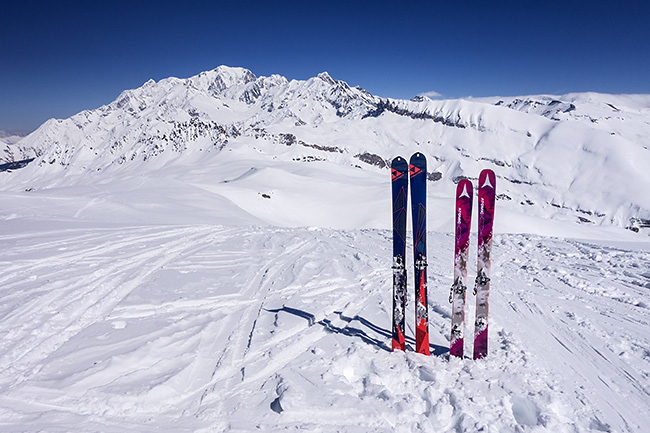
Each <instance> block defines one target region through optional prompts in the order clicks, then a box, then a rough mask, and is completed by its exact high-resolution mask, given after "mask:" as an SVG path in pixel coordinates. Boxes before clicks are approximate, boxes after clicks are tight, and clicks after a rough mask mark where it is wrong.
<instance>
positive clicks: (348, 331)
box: [265, 306, 449, 356]
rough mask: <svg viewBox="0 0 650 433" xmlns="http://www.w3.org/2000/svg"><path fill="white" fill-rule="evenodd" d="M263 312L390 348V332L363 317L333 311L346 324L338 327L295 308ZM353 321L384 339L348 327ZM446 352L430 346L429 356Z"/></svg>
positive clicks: (408, 339) (387, 350)
mask: <svg viewBox="0 0 650 433" xmlns="http://www.w3.org/2000/svg"><path fill="white" fill-rule="evenodd" d="M265 311H268V312H269V313H276V314H277V313H280V312H284V313H288V314H293V315H294V316H297V317H301V318H303V319H305V320H306V321H307V323H308V324H309V326H313V325H320V326H322V327H324V328H325V330H326V331H327V332H332V333H335V334H342V335H347V336H349V337H357V338H360V339H361V340H363V342H364V343H367V344H370V345H373V346H375V347H377V348H379V349H381V350H384V351H386V352H390V351H391V348H390V346H389V345H388V344H387V342H388V341H390V339H391V332H390V331H389V330H388V329H384V328H382V327H380V326H377V325H375V324H374V323H372V322H371V321H369V320H368V319H365V318H364V317H361V316H359V315H355V316H354V317H349V316H346V315H345V314H344V313H343V312H341V311H335V312H334V313H335V314H338V316H339V319H340V320H342V321H344V322H346V325H345V326H343V327H340V326H336V325H335V324H334V323H332V321H331V320H330V319H322V320H319V321H316V317H315V316H314V315H313V314H311V313H308V312H306V311H303V310H299V309H297V308H292V307H287V306H283V307H282V308H276V309H265ZM353 321H357V322H359V323H360V324H361V325H363V326H365V327H366V328H368V329H369V330H371V331H372V332H374V333H376V334H379V335H381V336H382V337H385V338H384V339H381V340H380V339H377V338H374V337H372V336H370V335H368V333H367V332H366V331H364V330H363V329H359V328H354V327H352V326H349V324H350V323H352V322H353ZM406 341H407V343H409V344H410V345H415V339H414V338H413V337H407V338H406ZM448 351H449V349H448V348H446V347H442V346H437V345H432V346H431V354H432V355H434V356H438V355H442V354H444V353H446V352H448Z"/></svg>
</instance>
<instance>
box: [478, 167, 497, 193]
mask: <svg viewBox="0 0 650 433" xmlns="http://www.w3.org/2000/svg"><path fill="white" fill-rule="evenodd" d="M496 184H497V177H496V175H495V174H494V171H492V170H491V169H489V168H486V169H484V170H482V171H481V174H479V176H478V187H479V188H492V189H494V188H495V187H496Z"/></svg>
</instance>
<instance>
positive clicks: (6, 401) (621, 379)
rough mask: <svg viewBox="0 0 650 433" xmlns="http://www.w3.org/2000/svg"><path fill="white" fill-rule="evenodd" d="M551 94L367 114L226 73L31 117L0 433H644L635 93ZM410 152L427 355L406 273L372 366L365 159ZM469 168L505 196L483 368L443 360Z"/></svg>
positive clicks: (7, 285) (372, 102) (337, 86)
mask: <svg viewBox="0 0 650 433" xmlns="http://www.w3.org/2000/svg"><path fill="white" fill-rule="evenodd" d="M549 98H550V99H544V98H542V97H536V96H531V97H522V98H518V99H520V100H521V101H520V102H517V103H516V104H514V99H515V98H512V99H513V100H506V99H504V98H494V100H490V101H487V100H485V101H430V100H426V99H424V98H422V99H421V100H419V101H394V100H392V101H390V104H389V105H387V104H384V105H383V112H382V113H378V112H377V111H378V110H379V108H381V107H382V105H381V104H380V99H379V98H376V97H374V96H372V95H369V94H367V92H365V91H363V90H362V89H359V88H350V87H349V86H347V84H345V83H343V82H339V81H337V80H335V79H333V78H332V77H330V76H329V75H327V74H321V75H319V76H318V77H314V78H312V79H310V80H307V81H304V82H301V81H288V80H286V79H284V78H283V77H279V76H271V77H259V78H257V77H255V76H254V75H252V73H250V72H249V71H246V70H245V69H242V68H226V67H220V68H217V69H216V70H214V71H208V72H206V73H203V74H200V75H199V76H197V77H192V78H190V79H187V80H183V79H178V78H170V79H166V80H162V81H160V82H157V83H156V82H154V81H150V82H147V83H146V84H145V85H144V86H143V87H142V88H140V89H135V90H128V91H125V92H124V93H123V94H122V95H120V97H118V99H117V100H116V101H115V102H113V103H111V104H109V105H107V106H104V107H100V108H99V109H97V110H92V111H86V112H82V113H79V114H78V115H77V116H73V117H72V118H70V119H65V120H51V121H48V122H47V123H46V124H44V125H43V126H41V128H39V130H37V131H36V132H35V133H33V134H31V135H30V136H28V137H26V138H25V139H23V140H21V141H20V142H19V143H18V145H21V146H24V147H25V148H30V146H31V148H32V149H36V148H38V150H39V155H40V156H39V157H38V158H37V159H36V160H35V161H34V162H33V163H31V164H30V165H29V166H28V167H26V168H24V169H20V170H13V171H12V172H11V173H0V180H1V183H0V245H2V249H0V266H1V268H2V272H1V273H0V334H1V335H2V336H3V337H2V339H0V432H15V431H21V432H39V431H48V432H66V431H102V432H116V433H117V432H154V431H155V432H161V431H165V432H167V431H168V432H249V431H315V432H316V431H323V432H329V431H340V432H368V431H373V432H393V431H424V432H429V431H430V432H434V431H435V432H476V431H485V432H545V431H548V432H602V431H605V432H621V433H623V432H634V433H640V432H644V431H646V430H647V425H648V422H650V413H649V412H648V408H649V407H650V389H649V383H650V381H649V378H650V352H649V349H648V348H649V347H650V334H649V333H648V325H649V324H650V304H649V302H648V300H647V299H648V296H647V295H648V291H649V290H650V237H649V236H648V229H647V228H644V227H643V226H642V225H643V224H639V221H640V220H643V219H649V218H650V217H649V216H648V215H649V214H648V212H650V205H649V204H648V201H647V200H648V198H647V194H645V191H647V187H648V182H650V180H649V179H648V175H647V173H646V170H645V169H644V167H647V166H650V165H648V164H650V162H648V153H647V149H646V148H644V146H646V147H647V142H646V141H644V140H645V138H643V137H647V135H644V134H645V132H646V131H647V128H648V126H647V125H648V106H649V105H650V104H648V102H649V98H647V97H643V96H642V95H632V96H630V95H598V94H574V95H570V96H566V95H565V96H563V97H549ZM501 99H503V101H504V102H503V104H501V105H499V106H497V105H494V104H496V103H497V102H498V101H499V100H501ZM526 100H528V101H529V102H528V103H526V102H522V101H526ZM554 100H561V102H562V104H574V105H575V107H576V108H575V109H574V110H572V111H570V112H568V113H563V112H562V111H561V110H560V111H559V112H558V111H555V112H553V113H548V117H547V116H545V115H544V113H545V112H546V111H547V109H548V107H549V104H550V103H551V102H552V101H554ZM531 101H532V102H531ZM535 101H536V104H533V102H535ZM604 101H607V102H604ZM384 102H385V101H384ZM541 104H546V108H540V107H541ZM606 104H611V105H613V106H614V107H616V109H617V110H619V111H617V112H615V113H616V116H619V117H620V118H618V119H614V117H612V115H611V114H610V112H612V113H613V112H614V111H613V109H612V108H608V107H609V106H608V105H606ZM505 105H510V106H509V107H508V106H505ZM556 105H558V104H553V106H556ZM531 107H532V108H531ZM533 108H534V110H533V111H535V112H529V111H530V110H532V109H533ZM527 110H528V111H527ZM607 110H609V112H608V111H607ZM369 112H373V113H375V114H377V116H376V117H374V116H370V117H365V115H366V114H368V113H369ZM407 113H411V114H413V113H416V114H417V113H420V115H421V116H420V118H417V116H415V117H416V118H413V117H410V116H409V115H407ZM197 114H198V115H197ZM427 116H428V117H427ZM553 116H557V117H558V120H552V117H553ZM608 116H610V118H607V117H608ZM590 119H595V120H597V122H596V123H595V122H593V121H592V120H590ZM298 120H301V121H302V123H301V122H299V121H298ZM215 125H217V126H220V127H223V129H220V128H219V127H217V126H215ZM628 125H629V126H628ZM612 132H613V133H614V135H612ZM163 136H164V137H167V140H165V139H163V138H162V137H163ZM156 137H157V138H156ZM174 137H175V138H174ZM39 143H40V144H39ZM414 151H421V152H423V153H424V154H425V155H426V156H427V158H428V162H429V172H430V174H434V172H437V173H439V175H440V179H438V180H433V179H435V178H437V176H433V178H432V180H431V181H430V182H429V183H428V209H429V214H428V221H427V223H428V227H429V230H430V231H429V234H428V245H429V260H428V263H429V268H428V273H429V278H428V285H429V319H430V325H429V330H430V340H431V353H432V356H430V357H426V356H423V355H419V354H416V353H414V352H413V345H414V323H413V322H414V315H415V312H414V305H415V302H414V299H413V287H412V284H413V281H412V280H413V279H412V278H409V279H408V283H409V290H408V295H409V301H408V305H407V322H406V323H407V330H406V331H407V346H408V350H407V351H406V352H405V353H401V352H399V353H392V352H390V320H391V318H390V311H391V308H392V272H391V269H390V267H391V263H392V258H391V251H392V245H391V236H392V233H391V230H390V223H391V222H390V201H389V200H388V195H389V194H390V192H389V191H390V185H389V183H390V180H389V179H390V178H389V175H388V173H389V171H388V169H387V168H382V167H380V166H376V165H371V164H369V163H367V162H364V160H363V159H361V158H359V157H358V155H360V154H363V153H364V152H367V153H368V154H372V155H375V156H378V157H379V158H380V159H383V160H389V159H390V158H392V157H393V156H395V155H402V156H405V157H407V158H408V157H410V155H411V153H413V152H414ZM370 160H372V159H370ZM375 160H376V159H375ZM484 167H490V168H493V169H494V171H495V172H496V174H497V193H498V194H505V195H507V196H508V197H509V198H510V200H508V199H506V198H502V199H500V200H498V201H497V204H496V217H495V238H494V244H493V253H494V254H493V261H492V270H493V275H492V282H491V289H492V290H491V296H490V335H489V353H488V356H487V358H485V359H483V360H479V361H473V360H471V359H469V358H465V359H455V358H454V359H449V351H448V347H449V333H450V324H451V307H450V304H449V303H448V296H449V288H450V286H451V283H452V278H453V235H452V224H453V216H454V215H453V202H452V197H453V191H454V189H455V184H454V180H455V179H456V178H457V176H467V177H469V178H474V179H475V178H476V176H477V175H478V173H479V171H480V169H481V168H484ZM456 180H457V179H456ZM605 185H607V188H605ZM598 188H600V189H598ZM594 191H599V192H598V193H594ZM529 202H530V203H532V204H530V203H529ZM602 214H604V216H599V215H602ZM579 216H581V217H583V218H584V219H587V220H591V221H592V223H585V222H584V221H582V222H578V221H581V220H580V219H579V218H578V217H579ZM630 218H638V220H635V221H636V224H637V226H636V228H637V229H638V232H633V231H631V230H626V229H625V227H627V226H629V225H630V224H631V223H633V222H631V221H630ZM408 220H410V218H409V219H408ZM409 223H410V221H409ZM475 232H476V229H475V228H474V230H473V233H472V237H471V243H470V257H473V258H472V259H471V260H470V264H469V275H470V281H471V278H472V277H471V276H472V275H475V273H476V260H475V255H476V242H477V239H476V233H475ZM408 245H409V252H407V257H409V258H410V257H412V254H411V253H412V251H411V250H410V248H412V245H411V243H410V242H408ZM407 266H408V269H409V275H412V271H411V268H412V263H411V262H410V261H409V262H407ZM470 292H471V291H470ZM467 298H468V302H467V307H466V321H465V324H466V330H465V335H466V336H467V338H466V339H465V340H466V346H465V353H472V344H473V339H472V338H471V336H472V335H473V326H472V325H473V316H474V309H475V299H474V296H473V295H472V294H471V293H468V297H467Z"/></svg>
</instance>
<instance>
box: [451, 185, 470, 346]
mask: <svg viewBox="0 0 650 433" xmlns="http://www.w3.org/2000/svg"><path fill="white" fill-rule="evenodd" d="M473 193H474V190H473V187H472V182H470V181H469V180H467V179H463V180H461V181H460V182H458V186H457V187H456V213H455V222H456V224H455V226H456V230H455V231H456V238H455V239H456V242H455V248H454V283H453V285H452V286H451V292H450V294H449V302H451V338H450V343H449V353H450V355H451V356H458V357H461V358H462V357H463V343H464V340H463V334H464V330H465V292H466V291H467V254H468V249H469V233H470V228H471V223H472V197H473Z"/></svg>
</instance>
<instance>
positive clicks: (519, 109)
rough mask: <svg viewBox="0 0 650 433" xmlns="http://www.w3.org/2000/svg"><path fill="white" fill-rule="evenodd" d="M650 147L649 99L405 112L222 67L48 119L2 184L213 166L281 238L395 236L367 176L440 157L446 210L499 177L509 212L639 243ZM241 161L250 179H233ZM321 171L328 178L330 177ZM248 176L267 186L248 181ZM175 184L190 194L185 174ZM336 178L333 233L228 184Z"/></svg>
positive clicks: (437, 105)
mask: <svg viewBox="0 0 650 433" xmlns="http://www.w3.org/2000/svg"><path fill="white" fill-rule="evenodd" d="M648 136H650V96H648V95H604V94H594V93H586V94H569V95H564V96H529V97H520V98H512V97H511V98H482V99H472V100H444V101H439V100H436V101H432V100H430V99H428V98H426V97H417V98H414V100H411V101H407V100H394V99H385V98H379V97H377V96H373V95H371V94H370V93H368V92H367V91H365V90H364V89H362V88H359V87H350V86H349V85H347V84H346V83H345V82H343V81H340V80H335V79H333V78H332V77H330V76H329V75H328V74H327V73H322V74H319V75H318V76H317V77H314V78H311V79H308V80H305V81H299V80H291V81H289V80H287V79H286V78H284V77H281V76H278V75H272V76H270V77H256V76H255V75H254V74H253V73H252V72H251V71H248V70H246V69H243V68H231V67H225V66H220V67H218V68H216V69H214V70H212V71H208V72H203V73H201V74H199V75H197V76H194V77H190V78H187V79H178V78H168V79H165V80H161V81H160V82H154V81H153V80H150V81H148V82H147V83H145V84H144V85H143V86H142V87H140V88H137V89H134V90H127V91H124V92H123V93H122V94H121V95H120V96H119V97H118V98H117V99H116V100H115V101H113V102H112V103H110V104H108V105H105V106H102V107H100V108H98V109H95V110H89V111H83V112H81V113H79V114H77V115H75V116H73V117H71V118H69V119H64V120H54V119H53V120H49V121H48V122H46V123H45V124H43V125H42V126H41V127H40V128H39V129H38V130H37V131H35V132H34V133H32V134H30V135H29V136H28V137H26V138H24V139H23V140H21V141H20V142H19V143H18V144H17V146H19V148H21V149H33V150H34V153H35V154H37V155H38V158H37V159H36V160H35V161H34V162H33V163H32V164H30V166H29V167H28V168H26V169H23V170H21V171H19V172H13V173H11V174H10V175H8V174H4V175H3V176H4V177H5V179H6V180H5V179H3V185H4V186H3V187H4V188H9V189H12V188H13V189H16V188H19V189H22V190H25V189H29V190H43V189H50V190H51V188H54V187H63V186H68V187H70V186H73V185H79V184H84V185H88V184H95V183H99V184H106V183H108V182H109V181H115V180H119V179H124V178H125V176H136V175H139V176H145V177H151V176H152V175H153V173H159V172H160V171H161V170H162V171H164V172H165V173H166V174H165V176H168V175H169V173H170V172H172V171H174V170H179V171H180V172H183V171H184V172H185V174H186V175H189V176H191V173H192V172H194V171H196V170H201V169H202V168H205V167H208V166H210V167H214V176H212V177H211V179H210V180H207V179H203V181H202V182H201V183H203V182H205V183H211V186H210V187H209V188H208V189H209V190H210V191H209V192H210V194H217V195H222V196H224V197H226V198H227V199H228V200H229V201H231V202H233V203H234V205H235V206H236V207H237V208H239V209H244V210H245V212H246V213H248V214H250V215H249V218H250V217H252V219H258V220H263V221H267V222H271V223H273V224H281V225H314V224H315V225H321V224H324V225H326V226H330V227H352V226H355V227H356V226H364V225H369V226H370V227H386V226H387V220H386V219H385V218H383V219H382V221H381V222H380V221H378V220H376V219H373V218H372V215H373V214H377V213H378V212H382V211H384V210H385V208H386V206H385V205H381V206H378V201H379V200H380V197H382V196H383V195H384V194H383V193H380V192H379V191H373V192H376V194H375V193H371V194H368V192H369V191H370V190H369V189H367V188H357V187H356V186H357V184H358V183H359V182H358V180H357V179H358V178H359V177H363V178H364V182H369V183H371V184H373V185H374V186H376V187H379V188H380V189H381V190H382V192H385V188H386V183H387V181H388V174H387V173H388V172H387V168H386V167H387V164H388V162H389V161H390V160H391V159H392V158H393V157H394V156H396V155H405V156H407V157H408V156H409V155H410V154H411V153H413V152H415V151H422V152H423V153H424V154H425V155H427V156H428V157H429V179H430V180H431V184H430V192H431V194H432V196H434V197H436V198H440V199H445V198H446V199H449V198H450V197H451V196H452V194H453V184H454V182H455V181H457V179H459V178H461V177H468V178H471V179H476V177H477V175H478V172H479V171H480V169H481V168H484V167H490V168H493V169H494V170H495V171H496V173H497V176H498V179H499V192H500V194H499V198H500V206H501V207H503V208H504V209H507V210H508V211H509V212H514V213H523V214H525V215H529V216H530V217H532V218H541V219H544V220H547V219H552V220H560V221H572V222H576V223H581V224H588V225H606V226H618V227H626V228H631V229H633V230H639V229H640V228H644V227H646V226H648V225H650V196H649V195H648V194H646V193H645V191H647V190H648V187H650V176H649V175H648V174H647V169H646V167H649V166H650V150H649V149H648V146H649V143H648V139H647V137H648ZM236 154H238V155H239V156H240V158H239V159H238V165H240V167H238V169H234V168H232V166H231V164H233V162H232V155H236ZM25 156H29V155H27V154H26V153H23V154H21V158H22V157H25ZM13 158H14V160H15V159H17V158H16V157H15V156H14V157H13ZM5 160H10V158H9V159H8V158H5ZM244 161H246V162H245V163H244ZM276 170H280V171H281V172H283V173H284V174H286V175H287V177H291V176H295V175H296V174H298V176H299V177H300V180H297V182H299V184H300V187H299V188H297V187H296V188H293V187H289V186H288V185H285V184H284V180H282V181H280V178H283V177H284V176H276V175H275V174H273V172H275V171H276ZM220 173H223V175H220ZM318 173H323V175H324V176H325V177H326V178H329V179H322V178H320V179H319V177H320V175H319V174H318ZM335 174H336V175H335ZM249 175H251V176H254V177H255V178H256V179H257V181H258V182H250V179H248V180H246V179H247V178H248V177H249ZM178 176H179V178H178V179H179V181H180V182H181V183H186V184H187V183H188V179H187V176H185V175H183V174H181V173H179V174H178ZM154 177H155V175H154ZM332 177H338V179H337V180H336V181H334V183H333V184H330V186H331V188H332V189H335V190H336V192H335V193H334V194H332V193H330V194H325V196H324V197H323V198H324V199H328V198H331V199H332V200H331V201H329V205H330V206H331V209H332V210H333V211H332V212H326V213H327V214H328V216H330V217H331V219H330V220H329V221H327V220H325V219H322V218H318V217H316V218H311V217H309V216H308V215H305V216H306V218H305V219H304V220H303V219H301V218H293V219H292V218H290V219H289V220H288V221H286V222H285V223H284V224H283V223H282V219H281V218H280V214H285V213H290V214H293V213H295V212H294V211H296V210H297V208H298V207H301V206H302V205H301V204H300V203H296V202H295V201H294V200H284V201H283V200H269V201H268V203H265V205H264V207H265V208H272V209H271V212H270V214H271V216H270V215H269V212H268V210H269V209H266V210H265V211H264V212H263V213H262V214H260V213H259V212H257V211H256V210H255V208H259V206H258V205H259V203H257V204H255V203H251V202H250V200H249V199H247V198H241V197H237V196H236V195H233V194H228V192H227V191H225V190H224V191H219V186H220V185H221V186H227V188H226V189H231V188H232V187H233V186H236V185H239V186H241V187H242V188H244V189H250V188H253V189H256V190H255V191H254V193H255V194H256V195H260V197H261V194H264V195H265V196H272V195H273V194H276V195H281V193H282V192H283V191H284V192H286V193H287V194H300V191H304V193H305V195H310V194H313V193H316V194H318V193H320V192H319V188H320V189H323V186H327V185H326V184H324V182H329V181H333V180H332V179H331V178H332ZM181 178H184V179H181ZM344 178H346V180H344ZM192 182H193V183H194V184H196V182H195V180H192ZM263 185H264V186H266V188H267V189H266V190H265V189H264V188H263ZM206 188H207V187H206ZM204 189H205V188H204ZM292 189H295V191H292ZM324 189H325V190H327V188H324ZM343 190H347V191H348V192H346V195H351V196H352V198H351V199H350V201H351V202H355V201H356V202H359V200H360V201H361V203H363V206H364V207H366V208H367V209H368V215H369V217H368V218H360V219H357V220H356V221H354V222H350V221H345V220H341V218H340V217H336V215H339V216H340V215H341V211H342V210H344V209H345V207H346V206H347V204H348V200H339V202H340V204H337V201H336V200H335V198H336V197H339V196H340V192H342V191H343ZM368 199H371V201H372V200H375V201H373V202H371V203H369V202H368ZM381 201H382V202H383V201H384V200H383V199H382V200H381ZM322 207H323V206H322V205H321V206H318V205H316V208H319V209H320V208H322ZM238 211H239V210H238ZM238 211H237V212H238ZM237 212H235V213H237ZM273 215H275V217H274V216H273ZM269 217H270V220H269ZM531 230H532V228H531Z"/></svg>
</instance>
